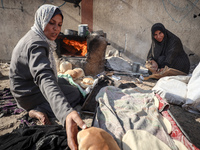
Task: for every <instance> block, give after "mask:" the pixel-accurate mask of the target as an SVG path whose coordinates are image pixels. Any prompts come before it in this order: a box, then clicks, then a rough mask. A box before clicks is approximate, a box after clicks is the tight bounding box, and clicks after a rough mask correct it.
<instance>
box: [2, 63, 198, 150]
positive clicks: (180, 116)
mask: <svg viewBox="0 0 200 150" xmlns="http://www.w3.org/2000/svg"><path fill="white" fill-rule="evenodd" d="M8 75H9V64H7V63H0V91H2V90H3V89H4V88H9V78H8ZM121 81H122V82H124V83H126V82H134V83H135V84H136V85H137V86H138V87H140V88H142V89H144V90H151V89H152V88H153V87H154V85H155V84H156V82H157V80H153V79H150V80H148V81H143V82H136V80H135V78H133V77H129V76H121ZM79 109H80V107H77V110H79ZM170 111H171V112H172V113H173V116H174V118H175V119H176V120H177V121H178V123H179V125H180V126H181V128H182V130H183V132H184V133H185V135H186V137H188V139H189V141H191V142H192V143H193V144H194V145H195V146H196V147H198V148H200V136H199V135H200V115H196V114H192V113H189V112H186V111H184V110H183V109H182V108H181V107H180V106H175V105H171V106H170ZM25 114H26V112H23V113H21V114H19V115H9V116H4V117H1V118H0V135H4V134H6V133H9V132H12V130H13V129H16V128H17V127H19V124H20V121H19V118H21V117H22V116H24V115H25ZM81 117H82V119H83V120H84V121H85V122H86V124H87V126H91V124H92V119H93V117H92V116H91V115H82V116H81ZM54 122H55V123H58V122H56V120H54ZM38 124H40V123H39V122H38Z"/></svg>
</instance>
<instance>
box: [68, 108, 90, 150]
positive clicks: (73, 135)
mask: <svg viewBox="0 0 200 150" xmlns="http://www.w3.org/2000/svg"><path fill="white" fill-rule="evenodd" d="M78 126H79V127H80V128H81V129H86V128H87V126H86V124H85V123H84V122H83V120H82V119H81V118H80V116H79V114H78V113H77V112H76V111H72V112H71V113H69V114H68V115H67V117H66V132H67V141H68V146H69V147H70V149H71V150H77V149H78V143H77V133H78Z"/></svg>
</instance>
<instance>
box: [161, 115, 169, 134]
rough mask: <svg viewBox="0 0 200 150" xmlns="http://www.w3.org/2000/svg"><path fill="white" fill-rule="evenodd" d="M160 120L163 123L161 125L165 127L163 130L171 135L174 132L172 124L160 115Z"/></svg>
mask: <svg viewBox="0 0 200 150" xmlns="http://www.w3.org/2000/svg"><path fill="white" fill-rule="evenodd" d="M159 120H160V122H161V124H162V125H163V128H164V129H165V131H166V132H167V133H168V134H170V133H171V132H172V124H171V123H170V121H169V120H168V119H167V118H165V117H163V116H162V115H159Z"/></svg>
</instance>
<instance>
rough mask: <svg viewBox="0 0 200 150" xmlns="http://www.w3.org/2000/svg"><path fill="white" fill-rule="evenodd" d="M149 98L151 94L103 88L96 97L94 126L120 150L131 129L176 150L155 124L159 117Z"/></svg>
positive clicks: (136, 90) (159, 125) (159, 126)
mask: <svg viewBox="0 0 200 150" xmlns="http://www.w3.org/2000/svg"><path fill="white" fill-rule="evenodd" d="M153 97H154V93H153V92H152V91H148V92H144V91H140V89H139V88H128V89H119V88H116V87H113V86H107V87H104V88H102V89H101V90H100V91H99V93H98V95H97V96H96V100H97V101H98V102H99V107H98V108H97V113H96V116H95V120H94V126H95V127H100V128H102V129H104V130H106V131H107V132H108V133H110V134H111V135H112V136H113V137H114V139H115V140H116V141H117V143H118V145H119V147H120V148H121V149H122V147H123V142H122V139H123V136H124V135H125V134H126V132H127V131H129V130H130V129H134V130H144V131H147V132H149V133H150V134H152V135H154V136H155V137H157V138H158V139H160V140H161V141H162V142H164V143H165V144H166V145H168V146H169V147H170V148H171V149H172V150H176V149H177V147H176V146H175V144H174V142H173V140H172V139H171V138H170V136H169V135H168V133H167V132H166V131H165V129H164V127H163V125H162V123H161V121H160V120H159V116H160V113H159V112H158V109H157V107H156V106H155V105H154V100H153Z"/></svg>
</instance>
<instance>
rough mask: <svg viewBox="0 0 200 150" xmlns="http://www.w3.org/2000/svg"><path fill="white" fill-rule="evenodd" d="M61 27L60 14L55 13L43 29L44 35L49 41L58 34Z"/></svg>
mask: <svg viewBox="0 0 200 150" xmlns="http://www.w3.org/2000/svg"><path fill="white" fill-rule="evenodd" d="M61 27H62V16H61V15H60V14H58V15H55V16H54V17H53V18H51V20H50V21H49V23H48V24H47V25H46V27H45V29H44V35H45V36H46V37H47V38H48V39H49V40H51V41H54V40H55V39H56V38H57V36H58V35H59V33H60V31H61Z"/></svg>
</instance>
